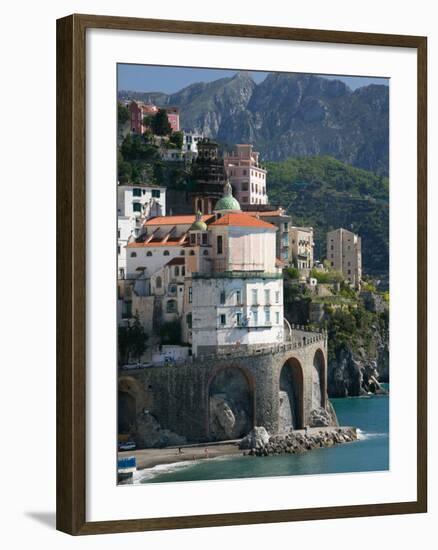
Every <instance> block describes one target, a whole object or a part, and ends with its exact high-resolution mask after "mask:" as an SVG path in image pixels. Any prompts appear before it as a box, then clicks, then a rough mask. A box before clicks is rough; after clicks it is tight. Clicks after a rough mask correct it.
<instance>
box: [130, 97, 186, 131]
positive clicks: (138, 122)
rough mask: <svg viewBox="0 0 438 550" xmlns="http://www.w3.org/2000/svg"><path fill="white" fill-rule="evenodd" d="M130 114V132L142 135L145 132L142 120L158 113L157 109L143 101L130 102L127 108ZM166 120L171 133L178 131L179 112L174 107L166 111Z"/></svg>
mask: <svg viewBox="0 0 438 550" xmlns="http://www.w3.org/2000/svg"><path fill="white" fill-rule="evenodd" d="M128 109H129V112H130V114H131V132H133V133H135V134H142V133H143V132H144V131H145V130H146V126H145V125H144V124H143V119H144V117H146V116H151V115H152V116H153V115H155V114H156V113H158V107H157V106H156V105H153V104H152V103H144V102H143V101H134V100H133V101H131V103H130V104H129V106H128ZM166 112H167V120H168V121H169V124H170V127H171V128H172V131H173V132H178V131H179V111H178V109H177V108H176V107H169V108H168V109H166Z"/></svg>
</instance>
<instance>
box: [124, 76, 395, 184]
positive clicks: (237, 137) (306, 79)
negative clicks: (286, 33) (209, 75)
mask: <svg viewBox="0 0 438 550" xmlns="http://www.w3.org/2000/svg"><path fill="white" fill-rule="evenodd" d="M126 98H132V99H140V100H143V101H150V102H154V103H156V104H157V105H159V106H162V107H164V106H169V105H172V106H177V107H179V108H180V112H181V125H182V127H183V128H184V129H185V130H196V131H199V132H203V133H204V134H205V135H206V136H208V137H212V138H214V139H217V140H218V141H220V142H221V143H223V144H225V145H226V146H230V147H231V146H232V145H233V144H235V143H245V142H247V143H253V144H254V146H255V148H256V149H257V150H258V151H260V152H261V157H262V159H263V161H266V160H275V161H281V160H284V159H286V158H288V157H293V156H299V157H306V156H316V155H330V156H332V157H335V158H337V159H339V160H341V161H343V162H347V163H349V164H352V165H353V166H357V167H360V168H364V169H367V170H372V171H374V172H376V173H378V174H382V175H387V174H388V169H389V165H388V163H389V160H388V159H389V129H388V128H389V88H388V87H387V86H384V85H369V86H364V87H362V88H358V89H356V90H354V91H352V90H351V89H350V88H349V87H348V86H347V85H345V84H344V83H343V82H341V81H340V80H329V79H326V78H322V77H318V76H314V75H307V74H287V73H270V74H269V75H268V76H267V77H266V79H265V80H263V82H261V83H260V84H256V83H255V82H254V81H253V80H252V78H251V77H250V76H249V74H248V73H245V72H239V73H236V75H234V76H233V77H229V78H221V79H219V80H216V81H213V82H199V83H195V84H191V85H190V86H187V87H186V88H184V89H182V90H180V91H179V92H176V93H174V94H164V93H161V92H144V93H142V92H129V91H120V92H119V99H126Z"/></svg>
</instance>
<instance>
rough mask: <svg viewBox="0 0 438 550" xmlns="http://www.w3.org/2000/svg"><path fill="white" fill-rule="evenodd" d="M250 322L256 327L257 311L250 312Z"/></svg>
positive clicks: (257, 322) (257, 321)
mask: <svg viewBox="0 0 438 550" xmlns="http://www.w3.org/2000/svg"><path fill="white" fill-rule="evenodd" d="M252 320H253V325H254V326H255V327H256V326H257V325H258V324H259V312H258V311H257V310H254V311H253V312H252Z"/></svg>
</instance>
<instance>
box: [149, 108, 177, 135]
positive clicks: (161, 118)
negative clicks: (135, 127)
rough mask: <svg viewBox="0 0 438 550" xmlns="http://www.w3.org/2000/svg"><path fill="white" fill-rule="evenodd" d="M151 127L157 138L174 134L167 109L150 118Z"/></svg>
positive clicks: (159, 110)
mask: <svg viewBox="0 0 438 550" xmlns="http://www.w3.org/2000/svg"><path fill="white" fill-rule="evenodd" d="M150 126H151V128H152V131H153V133H154V134H155V135H156V136H169V135H170V134H171V133H172V127H171V126H170V124H169V120H168V118H167V113H166V111H165V109H158V112H157V114H156V115H155V116H153V117H151V118H150Z"/></svg>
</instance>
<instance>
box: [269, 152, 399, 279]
mask: <svg viewBox="0 0 438 550" xmlns="http://www.w3.org/2000/svg"><path fill="white" fill-rule="evenodd" d="M266 168H267V169H268V194H269V201H270V203H271V204H278V205H282V206H283V207H284V208H285V209H286V210H287V211H288V213H289V214H291V215H292V223H293V224H294V225H305V226H312V227H313V228H314V234H315V258H319V259H321V258H322V257H324V256H325V252H326V250H325V248H326V243H325V238H326V233H327V231H330V230H332V229H336V228H338V227H344V228H345V229H349V230H351V231H354V232H355V233H358V234H359V235H360V236H361V237H362V256H363V266H364V270H365V272H366V273H368V274H373V275H382V276H387V274H388V270H389V181H388V178H386V177H382V176H379V175H376V174H374V173H373V172H369V171H367V170H362V169H359V168H355V167H353V166H351V165H349V164H346V163H343V162H341V161H339V160H336V159H334V158H332V157H327V156H323V157H306V158H291V159H287V160H285V161H282V162H267V163H266Z"/></svg>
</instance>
